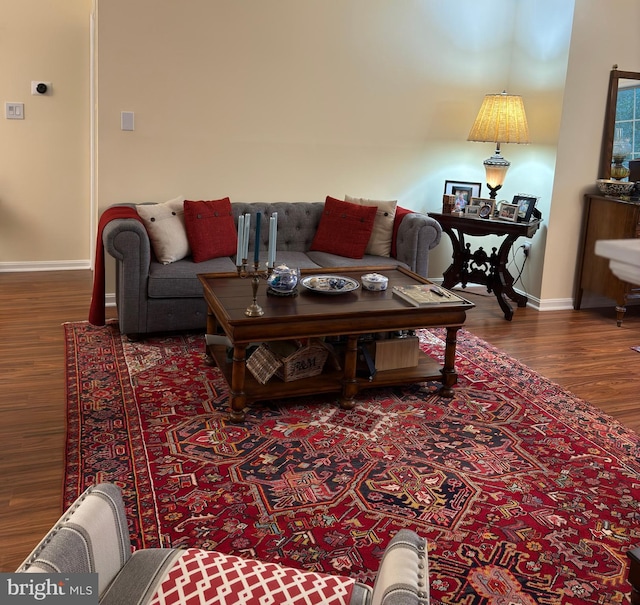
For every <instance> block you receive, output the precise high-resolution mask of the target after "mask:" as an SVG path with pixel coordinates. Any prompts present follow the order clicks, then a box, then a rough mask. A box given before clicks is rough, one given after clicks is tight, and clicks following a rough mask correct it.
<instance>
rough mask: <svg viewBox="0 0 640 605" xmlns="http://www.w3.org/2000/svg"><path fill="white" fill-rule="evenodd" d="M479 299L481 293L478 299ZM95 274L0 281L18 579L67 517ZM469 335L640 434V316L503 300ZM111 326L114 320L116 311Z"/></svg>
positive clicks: (5, 544) (475, 319) (4, 560)
mask: <svg viewBox="0 0 640 605" xmlns="http://www.w3.org/2000/svg"><path fill="white" fill-rule="evenodd" d="M476 292H477V293H476ZM90 297H91V273H90V272H89V271H59V272H55V271H53V272H32V273H0V339H1V340H0V342H1V344H0V410H1V413H2V424H1V428H0V440H1V443H2V446H1V447H2V449H1V451H0V477H1V485H0V510H1V511H2V512H1V513H0V514H1V519H0V571H2V572H9V571H14V570H15V569H16V567H17V566H18V565H19V564H20V563H21V562H22V560H23V559H24V557H25V556H26V555H27V554H28V553H29V552H30V550H31V549H32V548H33V546H35V544H36V543H37V542H38V541H39V540H40V539H41V538H42V536H43V535H44V534H45V533H46V531H47V530H48V529H49V528H50V526H51V525H52V524H53V523H54V522H55V520H56V519H57V518H58V517H59V515H60V513H61V495H62V481H63V468H64V434H65V369H64V367H65V366H64V341H63V331H62V324H63V323H64V322H67V321H82V320H85V319H86V318H87V313H88V309H89V302H90ZM467 297H468V298H469V299H470V300H472V301H473V302H475V303H476V305H477V307H476V308H475V309H473V310H472V311H470V312H469V314H468V320H467V324H466V326H465V327H466V328H467V329H469V330H470V331H471V332H473V333H474V334H476V335H477V336H480V337H481V338H483V339H485V340H487V341H488V342H490V343H491V344H493V345H494V346H496V347H498V348H499V349H502V350H503V351H505V352H506V353H508V354H510V355H511V356H513V357H515V358H517V359H519V360H520V361H521V362H523V363H525V364H526V365H528V366H529V367H531V368H533V369H535V370H537V371H538V372H540V373H541V374H543V375H544V376H546V377H547V378H549V379H551V380H553V381H554V382H557V383H558V384H560V385H562V386H563V387H565V388H567V389H568V390H570V391H572V392H573V393H574V394H576V395H578V396H579V397H582V398H583V399H586V400H588V401H590V402H591V403H592V404H594V405H596V406H598V407H599V408H601V409H602V410H604V411H605V412H607V413H608V414H610V415H611V416H613V417H614V418H616V419H618V420H619V421H620V422H621V423H623V424H624V425H625V426H627V427H629V428H631V429H633V430H634V431H636V432H638V433H640V411H639V410H638V404H639V401H640V397H639V396H638V391H639V390H640V353H638V352H635V351H634V350H632V349H631V347H632V346H638V345H640V308H639V307H635V308H634V307H631V308H630V309H629V311H628V312H627V317H626V318H625V321H624V323H623V325H622V327H620V328H618V327H617V326H616V322H615V312H614V311H613V308H612V307H611V308H607V309H586V310H581V311H548V312H543V313H541V312H538V311H535V310H534V309H530V308H525V309H517V310H516V312H515V316H514V319H513V321H511V322H508V321H505V320H504V318H503V315H502V313H501V311H500V308H499V307H498V305H497V303H496V301H495V298H494V297H493V296H492V295H487V294H486V292H482V290H477V291H476V290H473V291H472V292H471V293H468V294H467ZM107 316H108V317H114V316H115V312H114V310H113V309H110V310H108V313H107Z"/></svg>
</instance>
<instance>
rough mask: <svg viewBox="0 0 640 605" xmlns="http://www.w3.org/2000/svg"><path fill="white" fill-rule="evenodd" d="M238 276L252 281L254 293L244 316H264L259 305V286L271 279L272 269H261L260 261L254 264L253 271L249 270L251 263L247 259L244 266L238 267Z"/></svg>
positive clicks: (244, 259)
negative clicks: (262, 280)
mask: <svg viewBox="0 0 640 605" xmlns="http://www.w3.org/2000/svg"><path fill="white" fill-rule="evenodd" d="M237 268H238V275H239V276H240V277H241V278H242V279H247V278H250V279H251V292H252V298H253V300H252V302H251V304H250V305H249V306H248V307H247V308H246V310H245V312H244V314H245V315H246V316H247V317H260V316H261V315H264V309H263V308H262V307H261V306H260V305H259V304H258V286H259V285H260V280H261V279H264V280H267V279H269V275H271V271H272V269H271V268H270V267H266V268H265V269H260V263H259V262H258V261H254V262H253V271H252V270H251V269H250V268H249V263H248V262H247V259H246V258H243V259H242V264H240V265H238V267H237Z"/></svg>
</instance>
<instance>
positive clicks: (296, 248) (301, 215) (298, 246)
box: [231, 202, 324, 263]
mask: <svg viewBox="0 0 640 605" xmlns="http://www.w3.org/2000/svg"><path fill="white" fill-rule="evenodd" d="M231 209H232V211H233V217H234V220H235V221H236V224H237V221H238V217H239V216H240V215H241V214H246V213H248V214H250V215H251V229H250V232H249V250H250V251H253V250H254V246H255V226H256V222H255V221H256V214H257V213H258V212H260V213H261V214H262V220H263V224H262V229H261V231H260V250H263V251H265V250H266V249H267V245H268V242H269V229H268V222H267V221H268V220H269V217H270V216H271V215H272V214H273V213H274V212H277V213H278V243H277V248H276V250H278V251H283V252H308V251H309V248H310V247H311V243H312V242H313V238H314V237H315V235H316V231H317V229H318V224H319V222H320V218H321V217H322V212H323V210H324V203H323V202H271V203H269V202H254V203H248V202H232V203H231ZM249 256H250V257H251V258H252V257H253V256H252V254H250V255H249ZM277 262H278V255H277V254H276V263H277Z"/></svg>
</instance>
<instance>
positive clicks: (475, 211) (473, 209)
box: [464, 198, 480, 218]
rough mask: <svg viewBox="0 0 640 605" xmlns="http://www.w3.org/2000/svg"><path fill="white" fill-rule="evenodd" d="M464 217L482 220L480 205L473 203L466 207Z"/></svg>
mask: <svg viewBox="0 0 640 605" xmlns="http://www.w3.org/2000/svg"><path fill="white" fill-rule="evenodd" d="M475 199H477V198H475ZM464 215H465V216H466V217H468V218H480V205H479V204H473V203H470V204H467V205H466V206H465V207H464Z"/></svg>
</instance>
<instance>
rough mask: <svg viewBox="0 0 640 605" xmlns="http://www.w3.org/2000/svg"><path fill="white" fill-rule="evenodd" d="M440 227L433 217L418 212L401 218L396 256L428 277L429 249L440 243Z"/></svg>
mask: <svg viewBox="0 0 640 605" xmlns="http://www.w3.org/2000/svg"><path fill="white" fill-rule="evenodd" d="M441 237H442V227H441V226H440V223H439V222H438V221H436V220H435V219H433V218H431V217H430V216H427V215H426V214H422V213H419V212H412V213H411V214H407V215H405V216H404V217H403V218H402V222H401V223H400V226H399V227H398V234H397V237H396V250H397V253H396V258H397V260H399V261H401V262H403V263H405V264H406V265H408V266H409V268H410V269H411V270H412V271H414V272H415V273H418V274H419V275H422V276H423V277H428V270H429V250H431V249H432V248H435V247H436V246H437V245H438V244H439V243H440V238H441Z"/></svg>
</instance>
